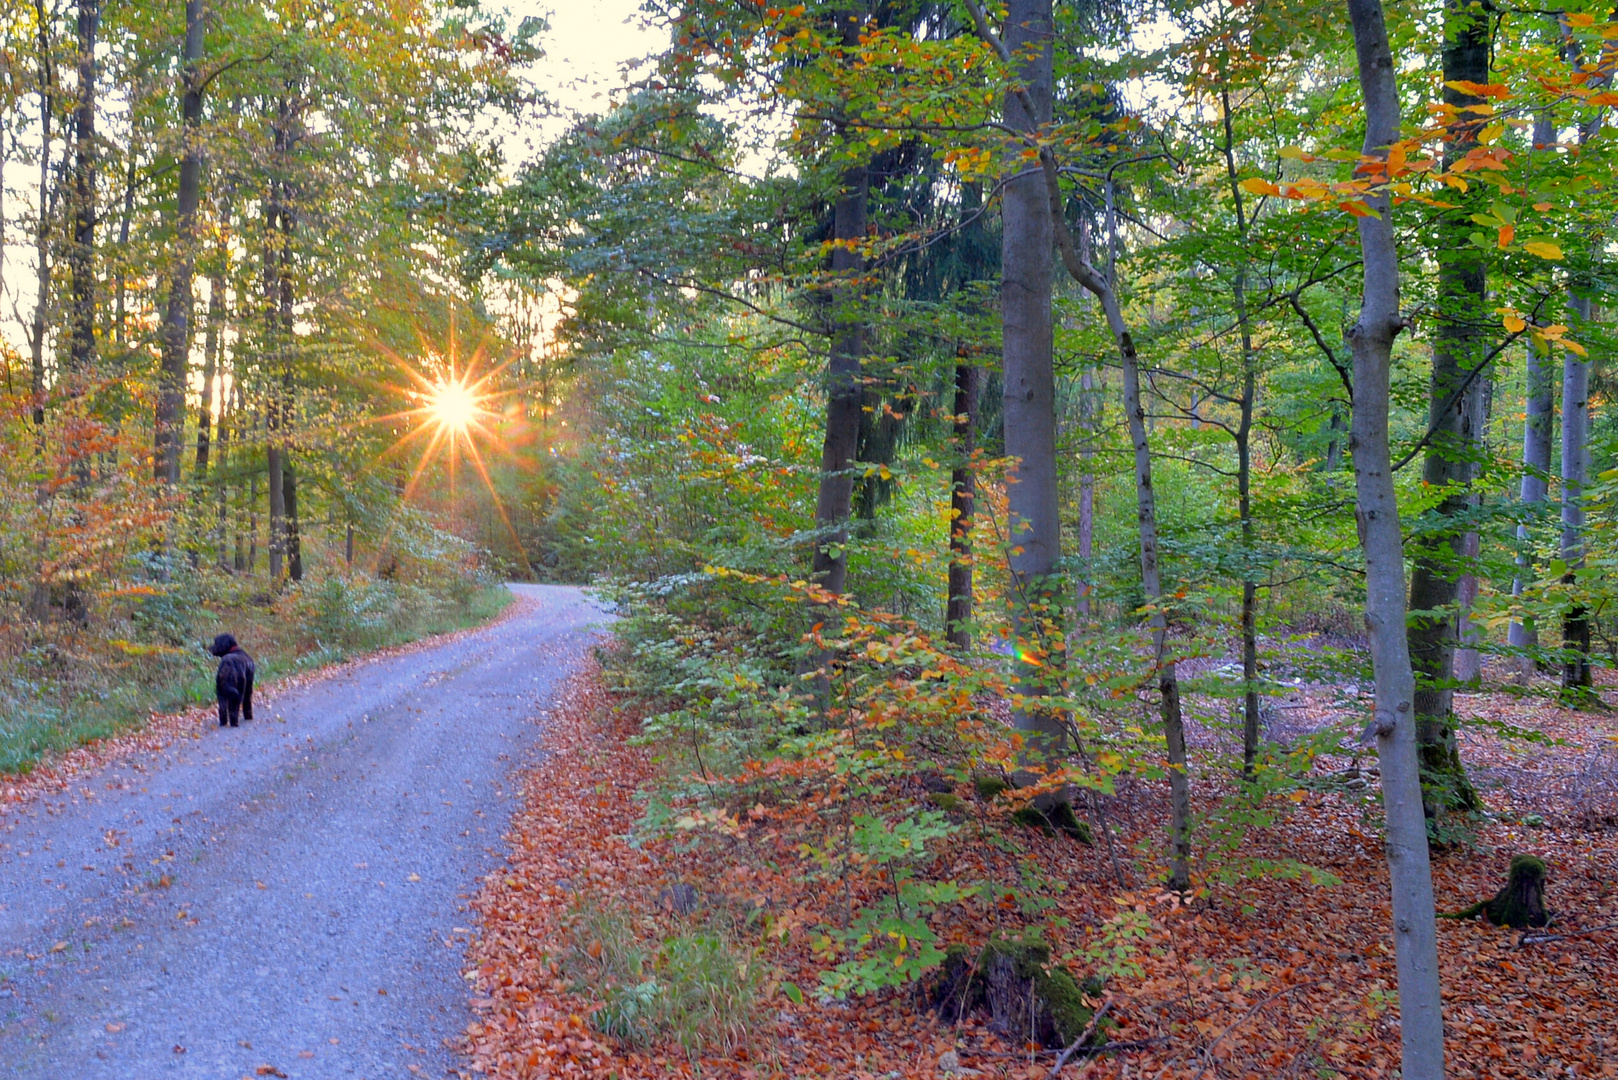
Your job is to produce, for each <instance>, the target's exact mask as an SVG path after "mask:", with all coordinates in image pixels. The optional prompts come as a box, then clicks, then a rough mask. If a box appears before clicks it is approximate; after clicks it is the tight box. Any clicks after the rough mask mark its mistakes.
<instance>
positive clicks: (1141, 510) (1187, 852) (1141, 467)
mask: <svg viewBox="0 0 1618 1080" xmlns="http://www.w3.org/2000/svg"><path fill="white" fill-rule="evenodd" d="M967 8H968V10H969V11H971V13H972V19H973V22H974V23H975V24H976V26H977V31H978V35H979V36H980V37H982V38H983V39H984V40H985V41H987V42H989V43H990V44H991V45H992V46H993V47H994V48H995V50H996V51H997V52H998V53H999V54H1000V58H1001V59H1002V60H1003V61H1004V62H1006V63H1008V64H1010V63H1014V62H1017V63H1019V68H1018V70H1019V72H1020V73H1021V74H1022V83H1023V85H1020V86H1014V87H1013V88H1012V90H1011V92H1010V93H1009V94H1008V95H1007V101H1006V114H1007V120H1008V126H1011V127H1015V128H1016V129H1017V130H1021V131H1025V132H1026V131H1034V130H1037V129H1038V128H1039V127H1040V126H1041V124H1042V123H1043V121H1041V120H1040V118H1041V117H1045V118H1046V119H1047V120H1048V118H1049V117H1050V115H1051V111H1050V110H1051V103H1050V92H1051V82H1050V66H1049V65H1050V38H1051V34H1052V29H1051V23H1050V14H1051V4H1050V0H1024V2H1022V3H1013V4H1011V5H1010V6H1009V8H1008V12H1009V14H1008V16H1007V21H1006V39H1005V41H1004V42H1002V41H1000V40H999V39H998V38H997V37H996V36H995V35H994V32H993V31H992V30H991V29H990V28H989V23H988V19H987V17H986V16H985V14H984V11H983V8H982V6H981V5H980V4H978V3H977V2H976V0H967ZM1028 26H1038V27H1039V28H1040V29H1041V31H1042V32H1041V34H1040V36H1039V37H1038V38H1034V35H1032V34H1031V33H1029V31H1028V30H1027V29H1026V28H1027V27H1028ZM1030 40H1037V41H1040V42H1043V44H1044V48H1043V49H1042V50H1040V49H1037V48H1035V49H1030V48H1029V42H1030ZM1040 56H1043V57H1044V60H1043V64H1044V68H1043V73H1044V82H1043V89H1044V94H1045V97H1044V99H1043V104H1041V99H1040V98H1039V97H1038V96H1037V95H1036V94H1035V92H1034V91H1035V89H1036V88H1037V87H1038V86H1039V85H1040V83H1039V80H1038V79H1037V78H1030V77H1029V74H1028V69H1030V68H1034V69H1036V70H1035V71H1034V74H1035V75H1036V76H1037V75H1038V74H1039V71H1038V70H1037V67H1038V64H1039V63H1040V61H1039V60H1038V58H1039V57H1040ZM1017 57H1021V58H1022V59H1021V60H1020V62H1019V61H1017V59H1016V58H1017ZM1019 105H1020V106H1021V110H1022V111H1021V113H1020V116H1021V117H1023V118H1024V120H1023V122H1022V123H1020V124H1011V123H1010V120H1011V118H1012V117H1014V116H1018V115H1019V113H1018V112H1017V106H1019ZM1037 152H1038V160H1039V163H1040V169H1039V171H1038V172H1034V171H1032V170H1029V171H1027V172H1024V173H1023V174H1021V175H1019V176H1018V177H1017V178H1016V179H1015V180H1013V181H1011V182H1009V183H1007V185H1006V188H1005V195H1004V197H1003V198H1004V202H1003V205H1002V209H1001V220H1002V222H1003V225H1004V229H1005V248H1004V252H1005V253H1004V256H1003V258H1004V259H1005V263H1004V265H1003V267H1002V276H1003V278H1004V281H1005V284H1004V286H1003V290H1009V289H1010V288H1011V286H1012V281H1013V278H1012V273H1011V270H1012V265H1013V263H1012V259H1013V256H1014V255H1015V258H1016V259H1017V260H1026V259H1029V258H1034V257H1035V256H1037V254H1038V253H1040V252H1048V251H1049V250H1050V247H1049V245H1050V243H1051V242H1052V241H1053V240H1054V241H1055V244H1056V250H1057V251H1058V252H1059V253H1060V254H1061V257H1062V265H1063V266H1064V267H1065V268H1066V269H1067V271H1068V273H1069V274H1070V275H1071V276H1072V277H1073V279H1074V280H1075V281H1077V282H1078V283H1079V285H1080V286H1082V287H1083V288H1084V289H1086V290H1088V291H1089V292H1090V293H1091V294H1092V295H1094V296H1095V298H1096V300H1097V301H1098V302H1099V303H1100V305H1101V309H1102V311H1103V312H1104V313H1105V315H1106V318H1107V327H1108V329H1110V330H1111V331H1112V335H1113V338H1114V340H1115V341H1116V342H1117V344H1118V358H1119V365H1120V367H1121V368H1122V371H1123V380H1122V381H1123V397H1124V413H1125V416H1126V419H1127V421H1128V424H1129V435H1130V441H1131V442H1132V443H1133V444H1134V449H1135V496H1136V508H1137V519H1138V523H1139V534H1140V562H1141V585H1142V588H1143V590H1144V591H1145V593H1146V602H1147V604H1148V605H1149V606H1150V607H1151V617H1150V620H1149V622H1148V625H1149V627H1150V628H1151V631H1152V641H1153V646H1154V652H1155V656H1154V661H1155V665H1156V671H1155V674H1156V676H1157V685H1158V709H1159V716H1160V718H1161V720H1162V724H1163V738H1164V743H1165V748H1166V749H1167V751H1168V763H1169V810H1170V819H1171V820H1170V824H1169V879H1168V884H1169V887H1170V888H1173V889H1176V890H1178V891H1184V890H1186V889H1188V888H1190V886H1191V858H1190V856H1191V778H1190V773H1189V769H1188V766H1189V762H1188V759H1187V757H1186V747H1185V723H1184V719H1183V716H1182V712H1181V707H1180V682H1179V677H1178V674H1177V673H1176V671H1175V666H1174V663H1173V662H1172V661H1171V660H1169V659H1168V621H1167V620H1166V619H1165V618H1164V615H1163V605H1162V599H1163V587H1162V581H1161V577H1160V574H1159V572H1158V536H1157V495H1156V491H1155V489H1154V488H1153V486H1152V456H1151V446H1150V444H1149V442H1148V440H1147V428H1146V411H1145V409H1144V408H1143V407H1142V404H1141V396H1140V368H1139V362H1138V358H1137V356H1136V354H1135V341H1134V338H1133V337H1132V336H1131V335H1130V333H1129V328H1128V326H1127V325H1126V324H1125V323H1124V316H1123V310H1122V308H1120V307H1119V303H1118V295H1117V292H1116V291H1115V290H1114V288H1113V282H1112V281H1111V280H1110V278H1108V277H1105V276H1103V275H1102V274H1100V273H1099V272H1097V270H1096V269H1095V267H1094V266H1093V265H1091V263H1090V260H1089V258H1088V257H1087V255H1086V254H1085V253H1084V252H1082V251H1080V250H1079V246H1078V245H1077V244H1076V243H1075V242H1074V239H1073V234H1072V232H1071V231H1070V230H1069V229H1068V227H1067V219H1066V217H1065V215H1064V214H1063V211H1062V187H1061V173H1060V171H1059V169H1058V167H1057V162H1056V157H1055V155H1054V154H1053V153H1052V152H1051V149H1050V147H1049V146H1047V145H1045V144H1043V143H1040V144H1038V146H1037ZM1031 177H1032V178H1036V179H1038V180H1039V182H1040V183H1041V186H1042V189H1043V203H1044V222H1045V223H1046V224H1044V225H1043V227H1042V230H1035V229H1033V228H1031V227H1030V226H1029V224H1028V223H1027V222H1026V221H1024V220H1023V216H1024V215H1030V214H1032V212H1033V207H1032V203H1031V202H1029V201H1024V200H1026V198H1027V196H1026V187H1025V186H1024V185H1025V184H1026V182H1027V181H1028V180H1029V178H1031ZM1014 189H1015V191H1016V193H1017V195H1018V201H1016V202H1014V200H1013V192H1014ZM1014 207H1015V210H1014ZM1014 219H1015V220H1016V221H1017V223H1018V225H1019V233H1018V235H1019V237H1020V238H1021V241H1022V242H1021V243H1020V244H1019V245H1018V248H1019V250H1017V251H1015V252H1013V241H1012V235H1013V229H1012V224H1013V220H1014ZM1041 239H1042V240H1043V244H1042V246H1039V247H1030V246H1029V243H1030V242H1034V241H1038V240H1041ZM1108 240H1109V244H1112V240H1113V238H1112V237H1110V236H1109V238H1108ZM1045 265H1046V266H1047V267H1048V266H1049V260H1048V258H1047V259H1046V260H1045ZM1025 280H1026V279H1025ZM1046 280H1047V281H1048V280H1049V278H1048V277H1047V279H1046ZM1004 295H1005V293H1004V291H1003V293H1002V296H1004ZM1045 297H1046V307H1045V311H1046V313H1047V318H1046V320H1045V323H1044V326H1045V333H1046V335H1047V336H1046V338H1045V341H1046V342H1047V343H1049V341H1050V337H1049V335H1050V332H1051V324H1050V320H1049V318H1048V314H1049V310H1050V308H1049V298H1050V293H1049V291H1048V290H1047V291H1046V293H1045ZM1004 336H1005V344H1004V346H1003V349H1004V355H1005V359H1004V361H1003V364H1002V366H1003V368H1004V370H1005V372H1006V380H1007V383H1008V389H1007V397H1006V430H1007V451H1008V452H1011V443H1010V430H1011V420H1012V413H1011V405H1012V398H1011V391H1010V388H1009V384H1010V380H1011V372H1012V365H1011V355H1012V354H1011V345H1012V341H1013V336H1012V324H1011V320H1010V318H1009V317H1008V318H1007V319H1006V326H1005V332H1004ZM1049 355H1050V354H1049V353H1046V356H1047V360H1048V357H1049ZM1047 422H1048V423H1051V424H1052V435H1053V440H1052V445H1053V449H1054V419H1053V418H1052V417H1051V415H1050V414H1049V413H1047ZM1053 463H1054V453H1053ZM1022 486H1023V485H1022V484H1017V485H1013V486H1012V488H1011V491H1012V492H1013V493H1014V492H1016V491H1017V489H1018V488H1020V487H1022ZM1051 486H1052V491H1053V495H1052V497H1053V499H1054V487H1055V470H1054V468H1053V469H1052V472H1051ZM1013 510H1014V511H1015V506H1013ZM1053 512H1054V511H1053ZM1053 531H1054V526H1053ZM1014 543H1015V541H1014ZM1012 550H1013V551H1016V548H1015V547H1014V548H1013V549H1012ZM1052 551H1053V552H1054V543H1053V545H1052ZM1024 557H1026V553H1025V556H1024ZM1051 559H1052V563H1053V564H1054V561H1055V556H1054V554H1053V555H1052V556H1051Z"/></svg>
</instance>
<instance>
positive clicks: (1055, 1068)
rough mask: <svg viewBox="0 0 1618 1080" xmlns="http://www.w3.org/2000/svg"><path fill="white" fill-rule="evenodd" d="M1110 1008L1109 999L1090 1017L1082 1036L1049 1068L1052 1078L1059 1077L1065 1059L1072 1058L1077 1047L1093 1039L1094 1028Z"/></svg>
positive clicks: (1098, 1025)
mask: <svg viewBox="0 0 1618 1080" xmlns="http://www.w3.org/2000/svg"><path fill="white" fill-rule="evenodd" d="M1111 1008H1112V1001H1111V1000H1110V999H1109V1000H1107V1001H1104V1002H1102V1003H1101V1008H1099V1009H1097V1010H1096V1014H1095V1015H1094V1016H1092V1017H1090V1024H1089V1026H1088V1027H1086V1028H1085V1029H1084V1032H1083V1034H1081V1035H1080V1036H1079V1037H1078V1038H1077V1039H1074V1040H1073V1044H1072V1045H1071V1046H1069V1047H1068V1048H1067V1049H1066V1050H1063V1051H1062V1056H1061V1057H1059V1058H1057V1059H1056V1064H1055V1065H1052V1066H1051V1076H1052V1077H1057V1076H1060V1075H1061V1074H1062V1066H1064V1065H1066V1064H1067V1059H1068V1058H1070V1057H1072V1056H1073V1055H1074V1054H1075V1053H1076V1052H1077V1051H1078V1049H1079V1047H1081V1046H1083V1045H1084V1044H1085V1043H1087V1042H1089V1041H1090V1040H1091V1039H1093V1038H1095V1033H1096V1028H1098V1027H1100V1026H1101V1018H1102V1017H1103V1016H1106V1015H1107V1010H1108V1009H1111Z"/></svg>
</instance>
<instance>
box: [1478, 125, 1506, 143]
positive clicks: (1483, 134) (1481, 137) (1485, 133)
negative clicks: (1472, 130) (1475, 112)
mask: <svg viewBox="0 0 1618 1080" xmlns="http://www.w3.org/2000/svg"><path fill="white" fill-rule="evenodd" d="M1505 133H1506V125H1504V124H1490V125H1489V126H1488V127H1486V128H1484V129H1483V130H1482V131H1480V132H1478V142H1480V143H1482V144H1483V145H1484V146H1488V145H1489V144H1490V143H1492V142H1494V141H1495V140H1496V139H1498V138H1500V136H1502V135H1504V134H1505Z"/></svg>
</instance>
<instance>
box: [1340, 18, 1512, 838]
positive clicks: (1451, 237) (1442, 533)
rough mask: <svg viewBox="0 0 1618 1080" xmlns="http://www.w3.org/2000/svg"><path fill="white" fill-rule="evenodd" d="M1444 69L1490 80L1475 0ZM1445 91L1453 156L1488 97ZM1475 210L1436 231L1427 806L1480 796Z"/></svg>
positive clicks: (1423, 634) (1415, 623) (1417, 608)
mask: <svg viewBox="0 0 1618 1080" xmlns="http://www.w3.org/2000/svg"><path fill="white" fill-rule="evenodd" d="M1443 71H1444V79H1445V80H1446V84H1449V83H1450V82H1452V81H1454V80H1466V81H1469V82H1475V83H1486V82H1488V81H1489V18H1488V15H1487V13H1486V12H1485V11H1484V9H1483V8H1481V7H1479V6H1478V5H1476V4H1473V3H1471V2H1470V0H1448V2H1447V3H1446V6H1445V15H1444V51H1443ZM1444 100H1445V102H1446V103H1447V104H1449V105H1451V106H1453V107H1454V108H1456V109H1457V110H1459V117H1460V119H1459V120H1457V121H1456V126H1455V127H1454V128H1453V129H1452V133H1451V135H1450V137H1449V140H1448V142H1447V143H1446V146H1445V150H1444V160H1445V163H1446V165H1448V164H1453V163H1454V162H1456V161H1458V160H1460V159H1461V158H1463V157H1464V156H1465V155H1466V152H1467V151H1468V150H1470V149H1472V148H1473V147H1474V146H1476V145H1477V128H1478V127H1479V126H1480V125H1481V124H1482V123H1483V122H1484V120H1485V117H1484V115H1483V114H1482V113H1473V112H1471V111H1469V110H1471V109H1472V108H1473V107H1475V106H1478V105H1481V104H1484V100H1483V99H1482V98H1481V97H1478V96H1476V95H1473V94H1467V93H1465V92H1463V91H1460V90H1457V89H1455V88H1454V86H1453V85H1446V86H1445V88H1444ZM1468 214H1469V211H1468V210H1467V209H1466V208H1465V207H1462V208H1461V209H1459V210H1456V211H1452V212H1451V213H1449V214H1446V215H1445V216H1443V217H1441V218H1440V219H1439V221H1438V225H1437V230H1436V235H1435V237H1434V239H1435V243H1434V249H1435V250H1434V255H1435V257H1436V258H1437V260H1438V325H1437V329H1436V331H1435V332H1434V337H1433V366H1432V378H1431V382H1430V387H1429V413H1428V426H1429V430H1431V431H1432V433H1433V434H1432V438H1431V440H1430V441H1429V442H1428V444H1427V452H1426V455H1425V457H1424V459H1423V463H1422V480H1423V482H1424V483H1425V484H1426V485H1427V486H1428V487H1429V488H1432V489H1436V490H1438V491H1441V492H1443V493H1444V494H1443V496H1442V501H1441V502H1440V503H1439V504H1438V506H1437V507H1436V508H1435V509H1434V510H1433V516H1434V517H1435V518H1436V519H1438V521H1439V522H1441V523H1442V524H1438V525H1435V526H1431V527H1429V528H1428V529H1426V530H1425V535H1423V536H1422V537H1421V538H1420V539H1419V540H1417V541H1416V542H1415V543H1413V544H1412V547H1413V548H1414V551H1413V552H1412V553H1411V576H1410V612H1411V615H1410V628H1409V638H1410V659H1411V662H1412V664H1414V666H1415V672H1416V697H1415V709H1416V737H1417V740H1418V743H1419V745H1420V747H1421V765H1422V777H1423V788H1424V790H1425V791H1426V804H1427V811H1428V814H1429V815H1430V816H1437V815H1439V814H1442V813H1447V812H1452V811H1457V810H1465V811H1470V810H1475V809H1477V808H1478V806H1479V802H1478V797H1477V792H1476V790H1475V789H1474V788H1473V787H1472V785H1471V783H1470V781H1468V780H1467V778H1466V770H1465V768H1464V767H1463V766H1462V764H1461V755H1460V748H1459V746H1458V744H1457V742H1456V739H1455V715H1454V711H1453V708H1452V697H1453V690H1452V685H1453V679H1454V661H1455V646H1456V641H1457V638H1458V633H1459V631H1458V619H1457V608H1456V600H1457V597H1458V586H1459V581H1460V577H1461V574H1462V572H1463V570H1464V565H1463V564H1464V550H1465V532H1466V529H1465V528H1464V527H1462V526H1459V525H1455V524H1450V522H1454V521H1455V519H1457V518H1459V517H1462V516H1464V515H1465V513H1466V511H1467V510H1468V509H1469V504H1470V501H1471V497H1470V492H1469V491H1468V485H1469V484H1470V483H1471V481H1472V478H1473V475H1474V473H1475V471H1476V470H1475V465H1474V463H1475V461H1476V459H1477V454H1478V435H1479V433H1478V432H1477V431H1476V430H1474V429H1473V421H1474V418H1475V417H1476V416H1477V413H1478V410H1477V408H1476V403H1475V402H1476V397H1477V396H1478V395H1480V394H1481V393H1482V390H1483V383H1482V380H1481V379H1478V378H1476V377H1475V373H1476V369H1477V367H1478V365H1479V364H1481V363H1482V361H1483V356H1482V338H1481V335H1480V329H1481V327H1482V325H1483V320H1484V313H1485V311H1486V308H1485V306H1484V305H1485V302H1486V300H1487V297H1486V295H1485V290H1486V288H1487V285H1488V280H1487V274H1486V269H1485V264H1484V255H1483V252H1482V251H1481V250H1480V249H1479V248H1478V247H1476V246H1475V245H1474V244H1472V243H1471V242H1470V241H1469V240H1468V238H1467V237H1468V234H1469V233H1470V232H1471V231H1472V230H1473V228H1474V226H1473V225H1472V223H1471V221H1470V218H1469V217H1468ZM1356 385H1357V384H1356Z"/></svg>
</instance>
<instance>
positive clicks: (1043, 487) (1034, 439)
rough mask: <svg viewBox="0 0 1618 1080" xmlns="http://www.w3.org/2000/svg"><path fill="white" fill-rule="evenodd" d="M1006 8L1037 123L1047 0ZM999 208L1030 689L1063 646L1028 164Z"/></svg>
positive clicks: (1035, 714)
mask: <svg viewBox="0 0 1618 1080" xmlns="http://www.w3.org/2000/svg"><path fill="white" fill-rule="evenodd" d="M1006 11H1007V14H1006V23H1005V46H1006V48H1007V49H1008V50H1010V53H1011V55H1012V56H1013V57H1015V58H1016V65H1017V67H1016V74H1017V78H1018V80H1019V82H1020V84H1021V85H1020V86H1019V87H1018V88H1017V89H1016V90H1014V91H1012V92H1011V93H1009V94H1007V96H1006V102H1005V117H1006V123H1007V125H1008V126H1010V127H1012V128H1015V129H1016V130H1018V131H1022V132H1028V133H1033V132H1038V131H1040V130H1041V129H1043V128H1045V127H1047V126H1048V125H1049V124H1050V122H1051V116H1052V107H1053V103H1052V93H1053V75H1052V54H1051V49H1052V38H1053V37H1054V35H1055V28H1054V25H1053V23H1052V16H1051V0H1012V2H1011V3H1010V4H1008V5H1007V8H1006ZM1000 217H1001V225H1002V234H1001V245H1000V266H1001V274H1000V317H1001V326H1002V345H1001V350H1002V352H1001V356H1002V361H1001V370H1002V372H1003V377H1002V385H1003V396H1002V399H1001V408H1002V413H1003V416H1004V424H1005V446H1006V456H1007V457H1009V458H1011V459H1012V460H1013V462H1014V464H1013V466H1012V470H1011V474H1010V476H1009V477H1008V484H1007V505H1008V508H1009V516H1010V521H1009V527H1008V542H1009V544H1010V552H1009V557H1008V561H1009V563H1010V568H1011V577H1012V597H1011V605H1012V612H1011V616H1012V629H1013V633H1014V636H1015V638H1016V640H1017V652H1018V655H1019V658H1020V660H1019V665H1018V670H1017V680H1018V688H1019V690H1020V692H1022V693H1023V694H1026V695H1028V696H1029V697H1031V698H1037V697H1039V696H1040V695H1042V694H1044V693H1047V692H1049V691H1051V690H1052V689H1053V688H1052V687H1051V686H1050V679H1051V673H1052V669H1054V668H1055V667H1056V666H1057V665H1058V664H1059V663H1060V661H1061V659H1062V657H1061V650H1062V648H1063V646H1062V642H1061V640H1060V626H1061V614H1062V604H1063V597H1062V592H1061V588H1060V585H1059V582H1058V581H1057V575H1056V564H1057V560H1058V558H1059V557H1060V555H1061V520H1060V516H1059V515H1060V507H1059V505H1058V501H1057V487H1056V376H1055V371H1054V361H1053V356H1054V352H1053V350H1054V330H1055V327H1054V324H1053V322H1052V313H1051V290H1052V277H1053V266H1052V261H1051V241H1052V230H1053V223H1052V221H1051V213H1050V205H1049V202H1048V200H1047V199H1046V195H1045V188H1044V183H1043V181H1042V179H1041V178H1040V176H1039V174H1038V173H1037V172H1028V171H1024V172H1022V173H1021V174H1019V175H1016V176H1013V177H1012V178H1010V179H1009V180H1007V181H1006V184H1005V188H1004V191H1003V193H1002V195H1001V213H1000ZM1021 658H1027V659H1028V660H1031V661H1032V662H1024V661H1023V660H1022V659H1021ZM1015 723H1016V726H1017V728H1018V730H1019V731H1021V732H1023V733H1024V737H1025V739H1026V740H1027V742H1026V745H1027V750H1028V753H1027V755H1026V760H1028V761H1029V762H1032V763H1038V764H1044V763H1047V762H1051V761H1054V760H1055V758H1056V757H1057V755H1059V754H1060V752H1061V750H1062V748H1063V744H1064V743H1065V741H1066V727H1065V725H1064V723H1063V721H1062V719H1061V718H1060V717H1058V716H1054V715H1051V714H1050V713H1049V712H1047V711H1045V710H1042V709H1039V708H1025V709H1019V710H1017V713H1016V716H1015Z"/></svg>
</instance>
